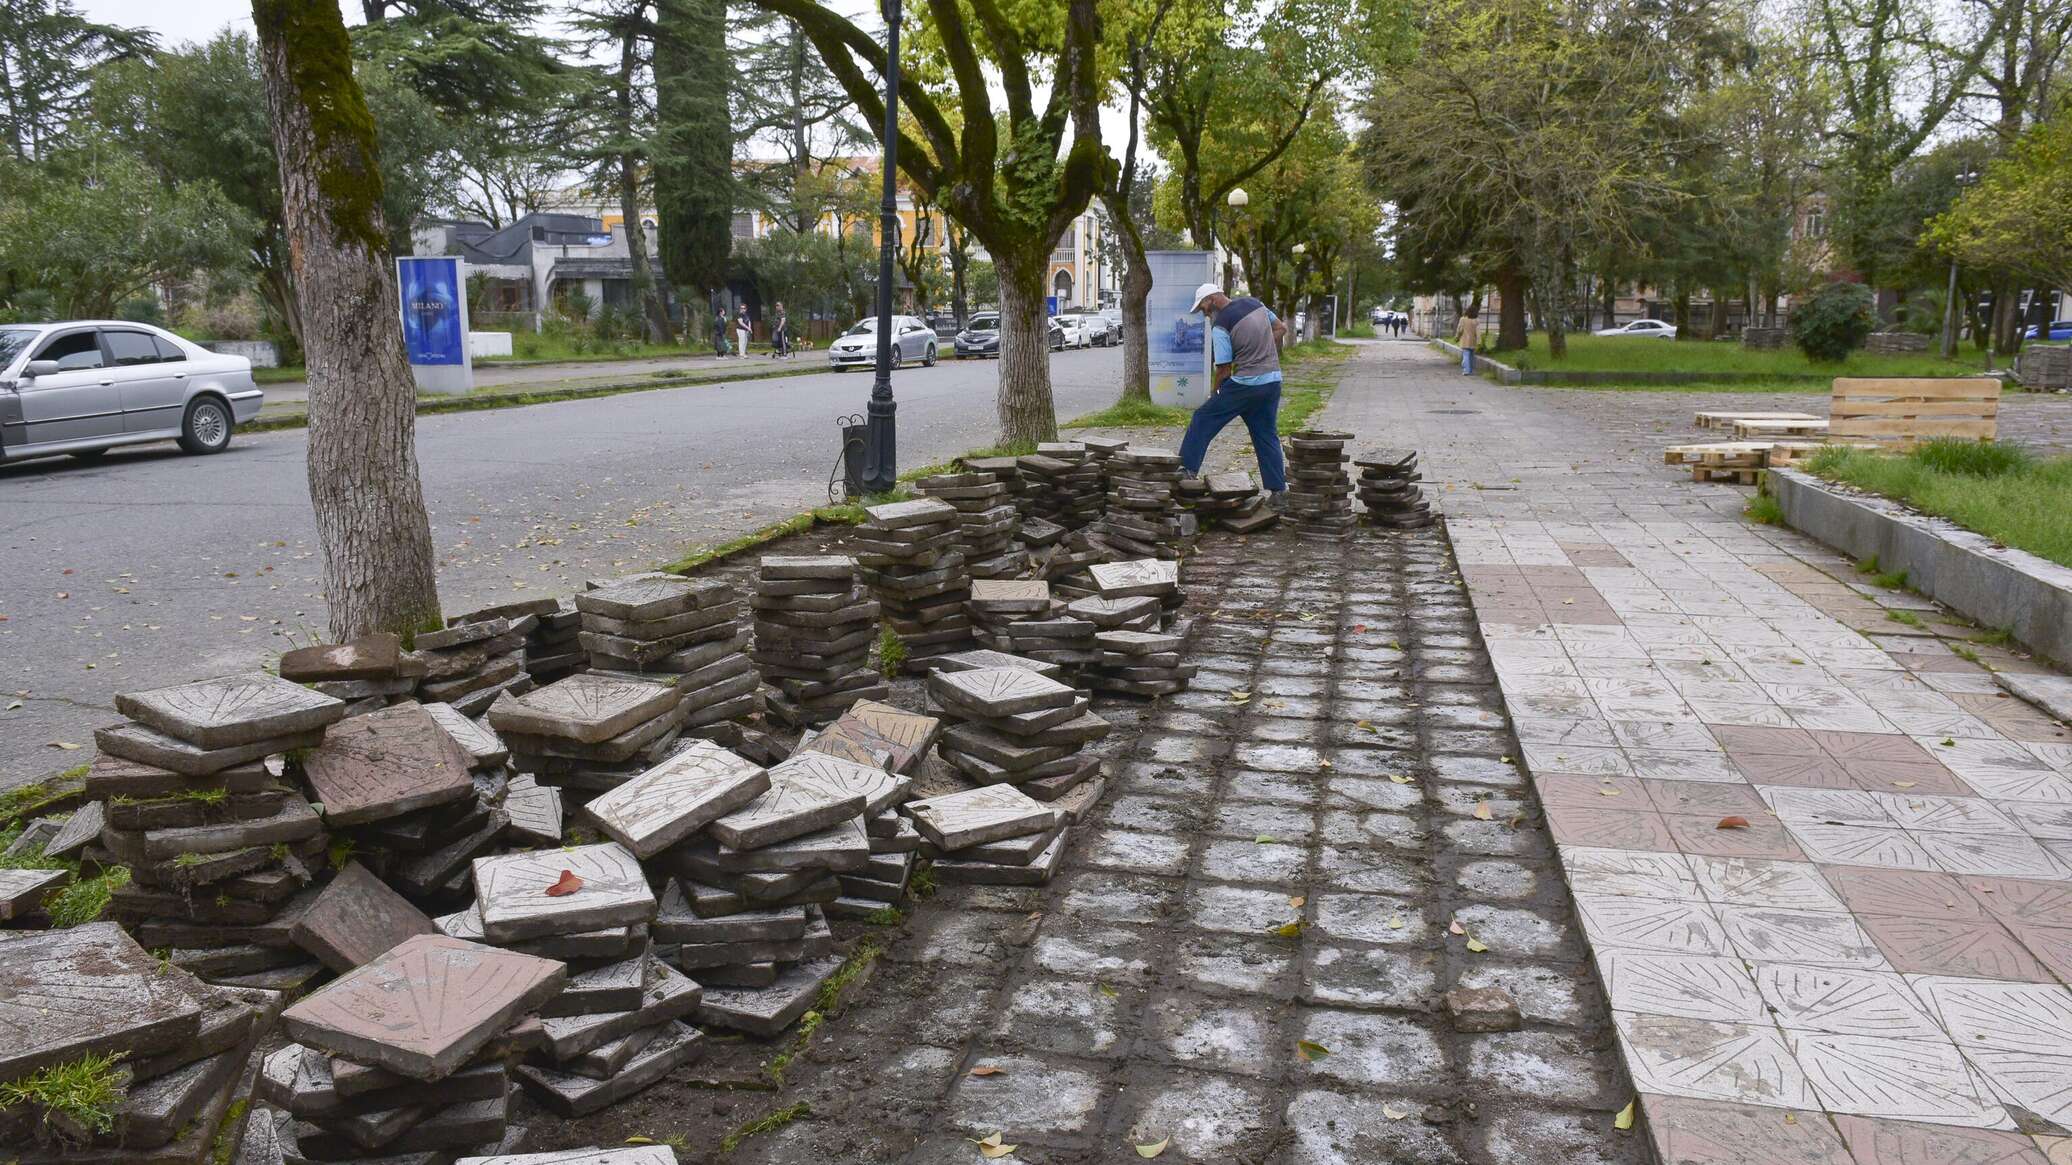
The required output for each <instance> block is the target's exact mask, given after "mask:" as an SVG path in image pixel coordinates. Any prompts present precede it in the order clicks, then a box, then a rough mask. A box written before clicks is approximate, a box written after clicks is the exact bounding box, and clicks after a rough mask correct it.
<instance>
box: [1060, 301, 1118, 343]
mask: <svg viewBox="0 0 2072 1165" xmlns="http://www.w3.org/2000/svg"><path fill="white" fill-rule="evenodd" d="M1058 320H1059V321H1060V322H1063V321H1065V320H1078V321H1080V322H1081V323H1083V324H1085V325H1086V330H1087V333H1088V335H1089V337H1090V340H1089V346H1090V347H1094V348H1107V347H1112V346H1114V345H1116V344H1120V343H1122V327H1121V325H1119V324H1111V323H1109V322H1108V317H1107V316H1105V315H1102V314H1101V313H1100V312H1098V311H1095V310H1094V309H1093V308H1090V307H1075V308H1069V309H1067V310H1065V311H1061V312H1059V313H1058Z"/></svg>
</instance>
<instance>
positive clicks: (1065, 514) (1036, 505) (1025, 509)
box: [1017, 442, 1101, 530]
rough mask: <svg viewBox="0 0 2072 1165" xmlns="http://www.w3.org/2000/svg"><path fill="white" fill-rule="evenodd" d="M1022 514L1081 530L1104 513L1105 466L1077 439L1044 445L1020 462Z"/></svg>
mask: <svg viewBox="0 0 2072 1165" xmlns="http://www.w3.org/2000/svg"><path fill="white" fill-rule="evenodd" d="M1017 464H1018V466H1019V467H1020V470H1021V475H1022V499H1023V500H1022V513H1023V514H1024V515H1025V516H1027V517H1031V518H1042V519H1044V520H1046V521H1049V522H1054V523H1056V524H1057V525H1059V526H1062V527H1064V528H1065V529H1067V530H1077V529H1079V528H1080V527H1081V526H1084V525H1086V524H1087V523H1088V522H1091V521H1093V520H1094V519H1095V518H1098V517H1100V516H1101V466H1100V463H1098V462H1096V461H1094V460H1092V459H1090V458H1089V457H1088V456H1087V453H1086V446H1084V445H1080V444H1078V443H1076V442H1054V443H1051V444H1046V445H1040V446H1038V447H1037V451H1036V452H1035V453H1032V454H1029V455H1028V456H1026V457H1023V458H1020V459H1019V460H1018V462H1017Z"/></svg>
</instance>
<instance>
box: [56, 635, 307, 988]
mask: <svg viewBox="0 0 2072 1165" xmlns="http://www.w3.org/2000/svg"><path fill="white" fill-rule="evenodd" d="M115 706H116V708H117V709H118V710H120V711H121V712H122V713H123V714H124V715H126V716H129V717H130V718H131V722H130V723H127V724H119V725H116V726H114V727H112V728H103V729H100V730H98V731H96V732H95V733H94V740H95V742H96V743H97V744H98V745H99V746H100V750H101V755H100V756H99V757H97V758H96V759H95V761H94V763H93V765H92V767H90V768H89V769H88V771H87V775H86V779H85V786H86V795H87V796H88V797H91V798H94V799H95V800H96V801H97V802H99V803H100V808H99V810H98V816H99V817H100V818H101V820H102V822H103V825H102V828H101V831H100V837H99V840H98V843H97V844H94V845H90V846H84V847H83V854H82V856H83V857H84V858H85V860H87V861H88V862H91V863H94V864H97V865H103V866H112V865H122V866H127V867H129V870H130V884H129V885H127V886H124V887H122V888H120V889H119V890H117V891H116V893H115V895H114V897H113V898H112V899H111V901H110V904H109V916H110V917H112V918H115V919H117V920H118V921H120V922H122V923H123V924H124V925H126V926H128V927H129V928H130V931H131V933H133V934H135V935H136V937H137V939H138V941H139V942H142V943H144V944H145V945H146V946H149V947H152V948H154V949H156V948H168V949H170V951H171V961H172V962H173V963H174V964H175V965H177V966H180V967H184V968H186V969H188V970H190V971H193V972H194V973H195V974H198V975H201V976H202V977H204V978H206V979H209V980H212V981H221V982H230V983H236V984H239V985H248V986H287V985H294V984H296V983H300V982H306V981H307V980H308V978H309V977H310V976H311V975H313V974H315V973H316V971H317V970H318V968H316V966H315V965H314V964H310V963H307V962H306V960H305V959H304V957H303V955H302V953H301V952H300V951H299V950H297V949H296V948H295V946H294V944H293V942H292V940H291V938H290V931H291V929H292V927H293V925H294V919H295V916H296V915H297V914H298V913H299V912H300V910H301V909H302V908H303V907H304V906H306V904H307V901H308V897H307V895H306V894H305V893H304V892H303V887H304V884H305V883H306V882H307V881H308V880H309V877H310V873H311V870H312V868H313V867H316V866H319V865H320V864H321V860H322V857H323V854H324V846H325V835H324V826H323V821H322V819H320V818H319V817H318V816H317V813H316V811H315V810H314V809H312V808H311V807H310V803H309V802H308V801H307V800H306V799H305V798H304V797H303V796H302V794H301V793H300V792H298V791H296V790H295V789H293V788H292V787H290V786H289V785H288V784H287V783H286V782H284V781H282V780H281V779H280V778H281V776H282V775H283V771H284V769H283V762H282V760H281V754H285V753H288V752H290V751H300V750H306V749H314V748H317V747H318V746H319V745H321V744H322V743H323V742H324V733H325V729H326V728H327V727H328V726H330V725H332V724H335V723H337V722H338V720H339V718H340V717H342V716H343V715H344V714H345V703H344V702H343V701H341V700H339V699H337V698H336V697H333V696H326V695H324V694H323V693H321V692H317V691H313V690H311V689H309V688H305V687H303V686H302V685H300V684H296V683H291V682H289V681H287V680H284V679H281V678H279V677H277V676H272V675H268V674H266V673H265V672H248V673H244V674H240V675H232V676H224V677H221V678H218V679H212V680H202V681H199V682H197V683H191V684H180V685H176V686H174V687H169V688H158V689H155V690H152V691H148V692H134V693H123V694H119V695H117V696H116V697H115ZM269 758H272V763H271V764H269V763H268V761H269ZM94 812H95V810H93V809H92V807H89V809H85V810H81V811H80V814H81V815H85V814H89V813H94ZM80 819H81V818H80V816H79V815H75V820H80ZM92 819H93V818H92V817H90V816H89V817H85V820H87V821H89V822H90V821H91V820H92Z"/></svg>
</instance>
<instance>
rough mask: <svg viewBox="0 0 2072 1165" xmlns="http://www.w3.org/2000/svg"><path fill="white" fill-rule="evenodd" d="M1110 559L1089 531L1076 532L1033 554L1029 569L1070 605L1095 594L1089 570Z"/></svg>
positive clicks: (1054, 595)
mask: <svg viewBox="0 0 2072 1165" xmlns="http://www.w3.org/2000/svg"><path fill="white" fill-rule="evenodd" d="M1024 525H1025V526H1026V523H1024ZM1111 557H1112V556H1111V555H1110V554H1109V552H1108V549H1107V547H1105V546H1096V545H1095V544H1094V542H1093V539H1092V538H1090V537H1089V536H1088V533H1087V531H1085V530H1073V531H1070V532H1068V533H1066V534H1065V535H1064V537H1062V538H1060V539H1058V540H1057V541H1056V542H1054V543H1052V544H1051V545H1049V546H1046V547H1044V548H1042V549H1041V550H1037V551H1033V552H1032V553H1031V554H1030V570H1031V572H1032V573H1033V574H1034V575H1035V577H1037V578H1040V579H1043V580H1045V581H1047V582H1049V583H1050V589H1051V596H1052V597H1053V598H1057V599H1062V600H1064V601H1066V602H1070V601H1071V600H1073V599H1081V598H1085V597H1086V596H1088V595H1091V594H1094V593H1096V588H1095V586H1094V581H1093V575H1092V574H1090V573H1088V568H1090V567H1092V566H1094V565H1095V564H1096V563H1102V562H1107V561H1109V559H1110V558H1111Z"/></svg>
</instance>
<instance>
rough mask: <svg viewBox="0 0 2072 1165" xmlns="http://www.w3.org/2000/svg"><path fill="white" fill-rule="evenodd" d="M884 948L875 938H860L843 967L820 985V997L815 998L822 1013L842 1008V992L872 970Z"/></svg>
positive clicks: (829, 1012)
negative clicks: (872, 965)
mask: <svg viewBox="0 0 2072 1165" xmlns="http://www.w3.org/2000/svg"><path fill="white" fill-rule="evenodd" d="M884 950H885V948H884V947H883V946H881V945H879V943H878V940H877V939H875V938H870V937H865V938H862V939H859V940H858V941H857V943H856V948H855V949H854V950H852V951H850V952H849V957H848V958H847V959H844V960H843V961H842V965H841V967H840V968H838V969H837V970H836V971H835V973H834V974H832V975H829V976H828V977H827V982H825V983H822V984H821V985H820V998H819V999H816V1000H814V1003H815V1004H816V1005H817V1010H818V1011H819V1012H820V1013H821V1014H822V1015H833V1014H834V1013H835V1012H837V1011H839V1010H841V1007H842V992H844V991H847V990H848V989H849V986H850V985H851V984H853V983H855V982H856V980H858V979H859V978H861V977H862V976H863V973H864V972H865V971H868V970H870V968H871V964H872V963H875V962H877V961H878V956H879V955H881V954H883V953H884Z"/></svg>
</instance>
